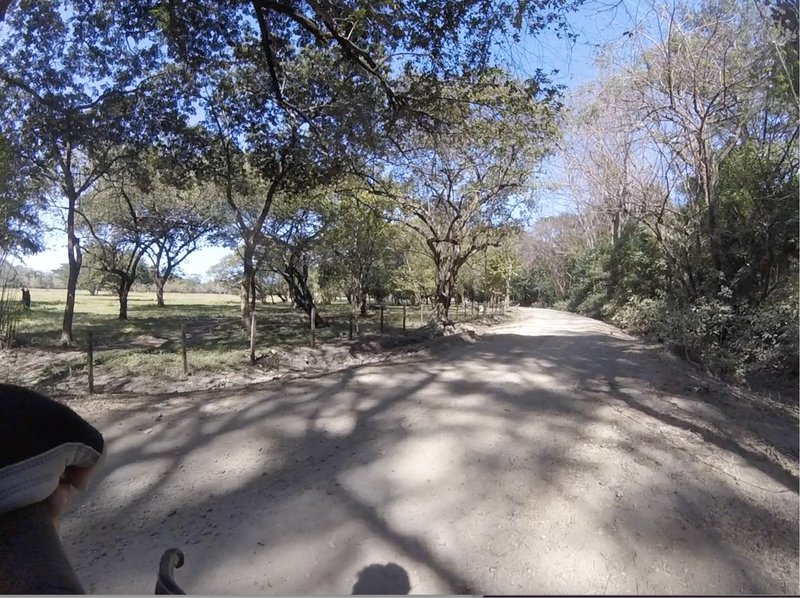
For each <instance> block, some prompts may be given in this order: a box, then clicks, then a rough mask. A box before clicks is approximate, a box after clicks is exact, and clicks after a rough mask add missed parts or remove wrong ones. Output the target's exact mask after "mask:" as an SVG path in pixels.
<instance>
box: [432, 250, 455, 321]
mask: <svg viewBox="0 0 800 598" xmlns="http://www.w3.org/2000/svg"><path fill="white" fill-rule="evenodd" d="M436 270H437V276H436V279H437V280H436V302H435V304H434V306H433V310H432V312H431V316H430V320H429V323H430V324H431V326H433V327H437V328H440V327H445V326H451V325H452V324H453V322H452V321H451V320H450V304H451V303H452V301H453V294H454V290H455V272H454V270H455V264H450V263H449V260H441V259H440V261H439V264H438V268H437V269H436Z"/></svg>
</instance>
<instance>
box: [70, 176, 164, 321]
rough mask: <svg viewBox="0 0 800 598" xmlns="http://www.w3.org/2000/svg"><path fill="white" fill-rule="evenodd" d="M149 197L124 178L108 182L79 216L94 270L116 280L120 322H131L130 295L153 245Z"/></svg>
mask: <svg viewBox="0 0 800 598" xmlns="http://www.w3.org/2000/svg"><path fill="white" fill-rule="evenodd" d="M147 203H148V202H147V195H146V193H144V192H143V191H142V189H141V188H139V187H137V185H136V184H135V183H134V182H132V181H130V180H128V179H127V178H126V177H125V176H122V175H120V176H117V177H114V178H113V179H112V178H106V179H104V180H103V181H102V185H101V186H98V187H97V188H96V189H95V190H94V192H93V193H92V194H91V195H89V196H87V197H86V200H85V202H84V205H83V206H82V207H81V211H80V214H81V216H82V219H83V225H84V226H85V229H86V231H88V234H89V235H91V239H92V241H91V243H90V244H88V245H87V246H86V248H85V250H86V252H87V253H89V254H91V256H92V259H93V261H94V263H95V268H96V269H98V270H101V271H102V272H106V273H108V274H109V275H112V276H114V277H115V278H116V283H117V284H116V291H117V296H118V298H119V319H120V320H127V319H128V295H129V293H130V290H131V287H133V283H134V282H135V281H136V277H137V275H138V274H139V266H140V262H141V260H142V258H143V257H144V255H145V253H146V252H147V251H148V249H149V248H150V246H151V244H152V243H153V238H152V236H151V235H152V229H153V228H154V225H153V224H151V223H152V221H153V219H154V218H157V217H158V215H157V214H153V213H152V212H150V211H149V210H148V205H147Z"/></svg>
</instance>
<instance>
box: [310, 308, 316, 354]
mask: <svg viewBox="0 0 800 598" xmlns="http://www.w3.org/2000/svg"><path fill="white" fill-rule="evenodd" d="M316 319H317V309H316V308H315V307H312V308H311V348H312V349H313V348H314V346H315V345H316V344H317V338H316V336H317V331H316V328H315V326H316V321H315V320H316Z"/></svg>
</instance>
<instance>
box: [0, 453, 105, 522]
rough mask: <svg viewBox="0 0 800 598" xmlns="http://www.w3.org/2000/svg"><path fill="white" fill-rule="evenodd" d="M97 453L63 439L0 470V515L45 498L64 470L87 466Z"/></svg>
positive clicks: (94, 460) (93, 462)
mask: <svg viewBox="0 0 800 598" xmlns="http://www.w3.org/2000/svg"><path fill="white" fill-rule="evenodd" d="M100 456H101V455H100V453H98V452H97V451H96V450H95V449H93V448H92V447H90V446H87V445H85V444H83V443H81V442H65V443H64V444H61V445H59V446H57V447H55V448H53V449H51V450H49V451H47V452H45V453H42V454H40V455H36V456H35V457H31V458H30V459H26V460H24V461H21V462H19V463H15V464H13V465H9V466H7V467H3V468H2V469H0V515H2V514H3V513H8V512H9V511H13V510H15V509H19V508H22V507H25V506H28V505H32V504H34V503H37V502H41V501H43V500H45V499H46V498H47V497H48V496H50V495H51V494H52V493H53V492H54V491H55V489H56V488H57V487H58V482H59V478H60V477H61V474H62V473H63V472H64V469H65V468H67V467H70V466H75V467H91V466H92V465H95V464H96V463H97V462H98V461H99V460H100Z"/></svg>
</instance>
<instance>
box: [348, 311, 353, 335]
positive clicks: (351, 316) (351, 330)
mask: <svg viewBox="0 0 800 598" xmlns="http://www.w3.org/2000/svg"><path fill="white" fill-rule="evenodd" d="M347 338H348V339H350V340H353V312H350V333H349V334H348V335H347Z"/></svg>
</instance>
